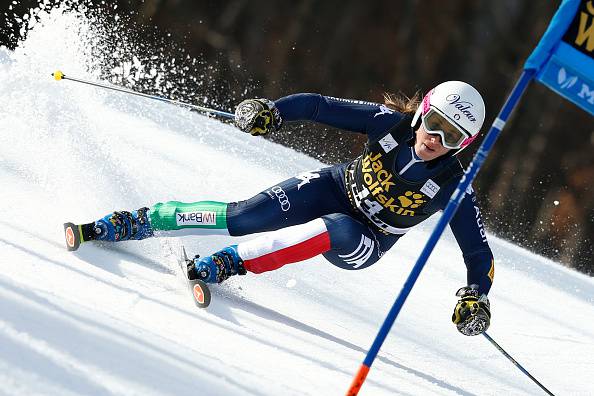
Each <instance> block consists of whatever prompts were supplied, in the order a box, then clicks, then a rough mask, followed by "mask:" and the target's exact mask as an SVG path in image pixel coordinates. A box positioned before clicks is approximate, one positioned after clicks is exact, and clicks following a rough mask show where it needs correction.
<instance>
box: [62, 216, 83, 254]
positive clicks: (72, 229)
mask: <svg viewBox="0 0 594 396" xmlns="http://www.w3.org/2000/svg"><path fill="white" fill-rule="evenodd" d="M64 238H65V239H66V249H67V250H68V251H69V252H73V251H75V250H76V249H78V247H79V246H80V240H81V237H80V226H77V225H76V224H74V223H64Z"/></svg>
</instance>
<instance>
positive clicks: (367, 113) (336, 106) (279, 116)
mask: <svg viewBox="0 0 594 396" xmlns="http://www.w3.org/2000/svg"><path fill="white" fill-rule="evenodd" d="M401 118H402V114H401V113H398V112H396V111H394V110H391V109H389V108H388V107H386V106H385V105H383V104H379V103H372V102H363V101H358V100H351V99H340V98H333V97H329V96H322V95H319V94H313V93H299V94H294V95H289V96H285V97H283V98H280V99H278V100H277V101H275V102H272V101H270V100H267V99H247V100H244V101H243V102H241V103H240V104H239V105H238V106H237V109H236V110H235V119H236V121H235V123H236V125H237V127H238V128H239V129H241V130H243V131H244V132H249V133H251V134H252V135H264V134H266V133H268V132H271V131H277V130H279V129H280V128H281V126H282V125H283V123H284V122H290V121H314V122H318V123H321V124H324V125H328V126H331V127H334V128H340V129H343V130H347V131H352V132H358V133H363V134H367V135H374V133H376V132H377V133H379V132H385V130H386V129H388V128H389V127H390V126H393V125H395V124H396V123H398V121H400V119H401ZM371 137H372V136H370V138H371Z"/></svg>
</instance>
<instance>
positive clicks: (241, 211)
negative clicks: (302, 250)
mask: <svg viewBox="0 0 594 396" xmlns="http://www.w3.org/2000/svg"><path fill="white" fill-rule="evenodd" d="M275 103H276V106H277V108H278V109H279V111H280V114H281V115H282V117H283V119H284V121H285V122H287V121H305V120H307V121H314V122H318V123H321V124H325V125H328V126H331V127H335V128H340V129H343V130H347V131H353V132H357V133H362V134H365V135H367V138H368V142H367V146H366V148H365V151H364V153H363V154H362V155H361V156H360V157H358V158H357V159H355V160H353V161H351V162H349V163H344V164H339V165H335V166H331V167H327V168H323V169H320V170H315V171H310V172H305V173H303V174H300V175H297V176H296V177H293V178H290V179H288V180H286V181H284V182H282V183H279V184H277V185H275V186H273V187H271V188H270V189H267V190H265V191H263V192H261V193H260V194H257V195H256V196H254V197H252V198H250V199H248V200H245V201H240V202H233V203H230V204H229V206H228V207H227V226H228V230H229V234H230V235H232V236H240V235H246V234H252V233H257V232H264V231H273V230H278V229H281V228H285V227H288V226H292V225H296V224H303V223H306V222H308V221H310V220H313V219H317V218H322V219H323V220H324V222H325V223H326V226H327V228H328V232H329V235H330V240H331V247H332V248H331V250H329V251H327V252H326V253H324V257H325V258H326V259H327V260H328V261H330V262H331V263H333V264H334V265H337V266H339V267H342V268H345V269H361V268H365V267H368V266H370V265H372V264H374V263H375V262H377V260H379V258H380V257H381V256H382V255H383V254H384V253H385V252H386V251H388V250H389V249H390V248H391V247H392V246H393V245H394V243H396V241H397V240H398V239H399V238H400V237H401V236H402V235H403V234H404V233H405V232H406V231H407V230H408V229H410V228H411V227H412V226H414V225H416V224H418V223H419V222H421V221H423V220H425V219H426V218H428V217H429V216H430V215H432V214H433V213H435V212H437V211H439V210H443V209H444V208H445V206H446V205H447V202H448V200H449V197H450V196H451V194H452V193H453V191H454V189H455V188H456V186H457V184H458V182H459V180H460V177H461V176H462V167H461V165H460V163H459V161H458V160H457V158H456V157H455V156H453V155H451V154H449V155H448V154H446V155H444V156H442V157H439V158H437V159H435V160H432V161H427V162H425V161H423V160H421V159H420V158H419V157H417V156H416V154H415V152H414V148H413V144H414V132H413V130H412V127H411V126H410V117H409V116H407V115H404V114H401V113H398V112H396V111H393V110H391V109H390V108H388V107H386V106H385V105H380V104H377V103H369V102H362V101H354V100H346V99H339V98H332V97H326V96H321V95H318V94H295V95H290V96H286V97H283V98H281V99H279V100H277V101H276V102H275ZM450 227H451V229H452V232H453V234H454V236H455V238H456V240H457V242H458V244H459V246H460V249H461V250H462V253H463V257H464V262H465V264H466V267H467V282H468V284H478V285H479V292H480V293H485V294H486V293H488V291H489V289H490V287H491V284H492V281H493V275H494V274H493V272H494V264H493V255H492V252H491V249H490V248H489V245H488V243H487V238H486V234H485V230H484V227H483V223H482V219H481V215H480V210H479V207H478V203H477V200H476V196H475V193H474V191H473V190H472V188H470V189H469V190H468V191H466V195H465V197H464V199H463V201H462V203H461V205H460V207H459V209H458V211H457V212H456V214H455V216H454V217H453V219H452V221H451V223H450ZM363 245H364V246H366V247H367V248H368V249H367V251H368V252H369V253H366V254H365V255H359V256H357V257H353V256H352V255H351V256H350V255H349V254H351V253H352V252H354V251H358V250H360V249H359V247H361V246H363ZM361 251H363V250H361Z"/></svg>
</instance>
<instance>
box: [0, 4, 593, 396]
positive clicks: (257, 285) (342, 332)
mask: <svg viewBox="0 0 594 396" xmlns="http://www.w3.org/2000/svg"><path fill="white" fill-rule="evenodd" d="M44 18H45V19H43V18H42V21H41V22H40V23H38V24H37V26H36V27H35V28H34V29H33V30H32V31H31V32H30V34H29V36H28V38H27V40H25V41H24V42H22V43H21V45H20V46H19V48H17V49H16V50H15V51H14V52H9V51H6V50H0V72H2V75H4V76H11V78H6V79H1V80H0V92H2V95H1V96H0V120H1V121H0V124H1V125H2V133H0V185H1V186H2V187H1V188H0V202H2V206H0V259H1V261H0V265H1V268H2V271H0V394H8V395H34V394H40V395H41V394H43V395H81V394H84V395H107V394H118V395H140V394H142V395H194V394H198V393H199V394H204V395H342V394H344V393H345V392H346V390H347V389H348V386H349V384H350V382H351V380H352V378H353V376H354V374H355V372H356V370H357V369H358V367H359V365H360V363H361V361H362V360H363V358H364V356H365V353H366V351H367V348H368V347H369V346H370V345H371V343H372V341H373V338H374V337H375V335H376V333H377V330H378V329H379V326H380V325H381V323H382V321H383V319H384V317H385V315H386V314H387V312H388V310H389V307H390V306H391V304H392V303H393V301H394V299H395V297H396V295H397V293H398V292H399V291H400V288H401V286H402V284H403V282H404V280H405V279H406V276H407V275H408V273H409V271H410V269H411V268H412V266H413V264H414V262H415V260H416V258H417V256H418V254H419V253H420V251H421V249H422V247H423V245H424V243H425V241H426V239H427V237H428V235H429V233H430V232H431V229H432V225H433V224H434V220H431V221H429V222H428V224H424V225H423V226H421V227H419V228H417V229H415V230H413V231H411V232H410V233H409V234H408V235H406V236H405V237H403V238H402V239H401V241H399V243H398V244H397V245H396V246H395V247H394V248H393V249H392V251H390V252H389V253H388V254H386V255H385V257H384V258H383V259H382V260H381V261H380V262H379V263H377V264H376V265H374V266H373V267H371V268H369V269H366V270H363V271H344V270H340V269H338V268H335V267H333V266H332V265H330V264H328V263H327V262H325V261H324V259H322V258H314V259H311V260H308V261H306V262H303V263H298V264H292V265H288V266H286V267H284V268H282V269H280V270H278V271H275V272H273V273H266V274H262V275H258V276H256V275H247V276H245V277H236V278H232V279H230V280H229V281H228V282H226V283H225V284H223V285H220V286H214V287H213V288H212V291H213V301H212V304H211V306H210V307H209V309H208V310H197V309H196V308H195V307H194V305H193V303H192V301H191V298H190V296H189V294H188V292H187V290H186V288H185V285H184V283H183V280H182V279H181V278H180V276H181V275H180V274H179V273H178V271H177V266H176V264H175V263H174V262H173V257H172V256H171V251H173V249H175V247H176V246H178V244H180V243H182V242H183V243H184V244H185V246H186V249H187V250H188V253H190V254H195V253H201V254H204V253H206V252H210V251H212V250H214V249H218V248H221V247H223V246H225V245H226V244H228V243H229V242H231V240H232V239H231V238H229V237H202V238H197V237H184V238H181V239H152V240H146V241H140V242H125V243H121V244H118V245H100V244H95V245H94V244H86V245H84V246H83V247H81V249H80V250H79V251H77V252H75V253H68V252H66V250H65V249H64V241H63V236H62V223H63V222H64V221H74V222H79V223H80V222H87V221H91V220H94V219H96V218H99V217H101V216H103V215H105V214H106V213H109V212H110V211H113V210H115V209H135V208H138V207H140V206H144V205H147V206H148V205H151V204H153V203H155V202H159V201H166V200H180V201H186V202H191V201H198V200H203V199H210V200H220V201H232V200H238V199H244V198H248V197H250V196H251V195H253V194H255V193H257V192H259V191H261V190H263V189H264V188H266V187H269V186H271V185H274V184H275V183H277V182H278V181H281V180H283V179H285V178H287V177H291V176H292V175H296V174H298V173H300V172H302V171H306V170H312V169H316V168H319V167H321V166H324V165H323V164H321V163H319V162H317V161H315V160H313V159H311V158H309V157H307V156H305V155H302V154H299V153H296V152H294V151H292V150H289V149H287V148H284V147H281V146H279V145H276V144H273V143H270V142H268V141H265V140H263V139H259V138H253V137H251V136H249V135H246V134H243V133H241V132H239V131H237V130H235V129H234V128H232V127H230V126H228V125H224V124H222V123H221V122H218V121H216V120H213V119H209V118H206V117H204V116H201V115H198V114H196V113H191V112H188V111H185V110H183V109H179V108H176V107H173V106H171V105H167V104H162V103H158V102H154V101H149V100H146V99H140V98H136V97H130V96H123V95H122V94H119V93H107V92H105V91H100V90H98V89H95V88H90V87H86V86H80V85H76V84H74V83H71V82H67V81H63V82H56V81H54V80H53V79H52V78H51V77H50V73H51V72H53V71H54V70H55V69H56V68H57V67H60V68H62V69H63V70H64V72H65V73H69V72H72V73H73V75H75V74H76V75H77V76H79V77H83V78H92V76H89V75H88V74H87V72H86V71H85V70H86V69H85V64H86V63H85V57H84V56H82V55H81V50H80V48H79V47H77V46H76V45H74V44H73V43H74V42H76V40H77V39H78V38H79V37H80V36H79V33H80V29H83V28H84V27H85V25H84V20H83V21H81V19H80V18H75V17H74V16H72V15H70V14H68V13H59V12H54V13H50V14H49V15H46V16H45V17H44ZM43 21H45V22H46V23H43ZM81 24H82V27H81ZM58 38H59V39H58ZM479 195H480V192H479ZM246 238H249V237H244V238H240V239H235V240H234V241H238V240H241V239H246ZM490 243H491V246H492V248H493V251H494V254H495V256H496V272H495V273H496V276H495V283H494V286H493V289H492V292H491V293H490V299H491V302H492V311H493V321H492V327H491V329H490V334H491V336H492V337H493V338H494V339H495V340H496V341H497V342H499V343H500V344H501V346H502V347H503V348H505V349H506V350H507V351H508V352H509V353H511V355H512V356H513V357H514V358H515V359H516V360H517V361H518V362H520V363H521V364H522V365H523V366H524V367H525V368H526V369H528V370H529V371H530V372H531V373H532V374H533V375H534V376H535V377H537V378H538V379H539V380H540V381H541V382H542V383H543V384H544V385H545V386H547V387H548V388H549V389H551V391H553V392H554V393H556V394H558V395H590V394H594V380H593V378H592V373H593V372H594V357H593V356H594V281H593V280H592V278H589V277H587V276H584V275H582V274H579V273H577V272H575V271H572V270H570V269H567V268H564V267H562V266H560V265H559V264H557V263H554V262H552V261H550V260H547V259H545V258H542V257H539V256H537V255H534V254H531V253H529V252H527V251H525V250H523V249H520V248H518V247H517V246H514V245H513V244H511V243H508V242H505V241H502V240H499V239H497V238H494V237H492V236H491V237H490ZM465 279H466V275H465V267H464V264H463V262H462V257H461V254H460V251H459V249H458V247H457V245H456V243H455V241H454V238H453V236H452V235H451V233H449V231H448V232H447V233H446V235H445V236H444V237H443V238H442V240H441V241H440V242H439V244H438V246H437V248H436V251H435V252H434V253H433V255H432V256H431V258H430V260H429V262H428V264H427V266H426V268H425V270H424V272H423V274H422V275H421V277H420V279H419V281H418V282H417V285H416V286H415V288H414V289H413V291H412V293H411V295H410V297H409V299H408V301H407V303H406V305H405V306H404V308H403V309H402V311H401V313H400V315H399V318H398V320H397V321H396V324H395V326H394V328H393V330H392V332H391V334H390V336H389V337H388V339H387V340H386V343H385V344H384V346H383V347H382V349H381V351H380V354H379V356H378V358H377V360H376V361H375V363H374V365H373V367H372V369H371V371H370V374H369V377H368V379H367V381H366V383H365V384H364V386H363V389H362V391H361V395H395V394H398V395H465V396H470V395H499V394H501V393H504V392H505V393H507V394H513V395H540V394H543V393H542V391H541V390H540V389H539V388H538V387H537V386H536V385H535V384H534V383H532V382H531V381H530V380H529V379H528V378H527V377H525V376H524V375H523V374H522V373H521V372H520V371H519V370H518V369H517V368H516V367H514V366H513V365H512V364H511V363H510V362H509V361H508V360H507V359H505V358H504V357H503V356H502V355H501V354H500V353H499V352H498V351H497V350H496V349H494V348H493V347H492V346H491V345H490V344H489V343H488V342H487V341H486V340H485V339H484V338H483V337H473V338H468V337H464V336H462V335H460V334H458V333H457V331H456V330H455V328H454V326H453V325H452V324H451V322H450V315H451V310H452V309H453V306H454V304H455V301H456V298H455V296H454V293H455V291H456V290H457V289H458V288H459V287H460V286H462V285H463V284H464V283H465Z"/></svg>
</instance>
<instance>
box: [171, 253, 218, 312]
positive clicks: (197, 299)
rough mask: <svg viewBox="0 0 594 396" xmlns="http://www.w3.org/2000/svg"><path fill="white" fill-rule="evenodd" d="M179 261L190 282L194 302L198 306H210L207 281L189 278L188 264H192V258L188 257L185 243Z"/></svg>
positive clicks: (189, 286) (189, 287)
mask: <svg viewBox="0 0 594 396" xmlns="http://www.w3.org/2000/svg"><path fill="white" fill-rule="evenodd" d="M177 261H178V264H179V266H180V268H181V271H182V274H183V275H184V277H185V279H186V281H187V283H188V289H189V290H190V293H192V298H193V299H194V304H196V306H197V307H198V308H206V307H208V305H209V304H210V289H209V288H208V286H207V285H206V283H205V282H203V281H201V280H200V279H190V278H188V265H189V264H192V260H190V259H189V258H188V255H187V254H186V249H185V247H184V246H183V245H182V246H181V247H180V251H179V255H178V258H177Z"/></svg>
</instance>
